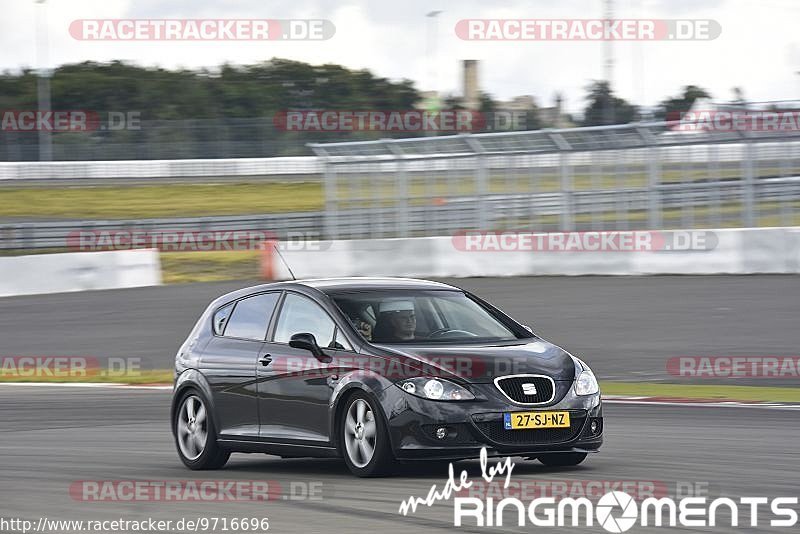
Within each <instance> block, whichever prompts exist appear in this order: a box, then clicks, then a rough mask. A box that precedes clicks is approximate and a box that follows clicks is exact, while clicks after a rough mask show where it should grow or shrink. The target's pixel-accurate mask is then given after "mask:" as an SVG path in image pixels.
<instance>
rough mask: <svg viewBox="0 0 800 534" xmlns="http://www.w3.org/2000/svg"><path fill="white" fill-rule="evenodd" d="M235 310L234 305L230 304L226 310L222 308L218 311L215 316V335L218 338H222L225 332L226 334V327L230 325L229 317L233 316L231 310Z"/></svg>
mask: <svg viewBox="0 0 800 534" xmlns="http://www.w3.org/2000/svg"><path fill="white" fill-rule="evenodd" d="M232 309H233V304H228V305H227V306H225V307H224V308H220V309H219V310H217V313H215V314H214V321H213V325H214V333H215V334H216V335H218V336H221V335H222V333H223V332H225V325H226V324H228V317H230V315H231V310H232Z"/></svg>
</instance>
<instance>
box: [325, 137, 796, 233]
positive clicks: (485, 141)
mask: <svg viewBox="0 0 800 534" xmlns="http://www.w3.org/2000/svg"><path fill="white" fill-rule="evenodd" d="M311 147H312V149H313V150H314V152H315V153H316V154H317V155H318V156H320V157H321V158H322V159H323V161H324V169H325V176H324V181H325V192H326V214H325V215H326V216H325V234H326V235H327V236H329V237H341V238H371V237H393V236H416V235H443V234H449V233H453V232H456V231H459V230H471V229H480V230H523V229H524V230H528V231H556V230H559V231H565V230H613V229H643V228H651V229H660V228H703V227H705V228H708V227H711V228H723V227H737V226H748V227H749V226H778V225H797V224H800V215H799V214H800V210H799V209H798V208H800V132H798V131H796V130H795V131H782V132H752V131H730V132H708V131H672V130H670V129H669V128H667V125H666V124H665V123H652V124H632V125H622V126H608V127H592V128H574V129H566V130H539V131H528V132H514V133H493V134H475V135H457V136H446V137H445V136H443V137H428V138H417V139H400V140H398V139H385V140H380V141H367V142H348V143H332V144H315V145H312V146H311Z"/></svg>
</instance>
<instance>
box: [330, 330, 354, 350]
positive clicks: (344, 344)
mask: <svg viewBox="0 0 800 534" xmlns="http://www.w3.org/2000/svg"><path fill="white" fill-rule="evenodd" d="M333 348H335V349H339V350H350V351H352V350H353V347H352V346H351V345H350V342H349V341H347V338H346V337H344V334H342V331H341V330H339V329H338V328H337V329H336V343H334V344H333Z"/></svg>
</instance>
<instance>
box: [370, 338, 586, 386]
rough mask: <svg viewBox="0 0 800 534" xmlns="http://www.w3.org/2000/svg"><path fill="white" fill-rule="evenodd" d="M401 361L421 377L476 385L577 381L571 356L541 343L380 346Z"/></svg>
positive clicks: (543, 342) (531, 341)
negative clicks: (526, 378)
mask: <svg viewBox="0 0 800 534" xmlns="http://www.w3.org/2000/svg"><path fill="white" fill-rule="evenodd" d="M379 346H380V347H381V348H382V349H384V350H387V351H389V352H392V353H393V354H395V355H397V356H398V357H400V359H401V360H406V359H408V361H403V365H404V366H405V367H411V366H414V367H419V369H420V371H421V372H420V374H422V375H430V376H440V377H442V378H450V377H458V378H461V379H462V380H464V381H466V382H471V383H475V384H480V383H491V382H492V381H493V380H494V379H495V378H497V377H499V376H506V375H519V374H538V375H547V376H549V377H551V378H553V380H556V381H558V380H561V381H570V382H571V381H572V380H574V379H575V364H574V363H573V361H572V358H571V357H570V355H569V353H568V352H567V351H565V350H564V349H562V348H561V347H558V346H556V345H553V344H552V343H548V342H547V341H543V340H541V339H537V340H530V341H524V340H520V341H518V342H513V343H508V342H504V343H500V344H494V345H460V346H453V345H433V344H431V345H425V346H422V345H408V346H406V345H397V344H395V345H391V346H389V345H379Z"/></svg>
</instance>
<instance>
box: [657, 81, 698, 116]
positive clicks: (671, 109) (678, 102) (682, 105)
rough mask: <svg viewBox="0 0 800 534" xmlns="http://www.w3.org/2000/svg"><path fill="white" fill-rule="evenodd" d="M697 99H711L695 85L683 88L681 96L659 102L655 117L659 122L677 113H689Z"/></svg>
mask: <svg viewBox="0 0 800 534" xmlns="http://www.w3.org/2000/svg"><path fill="white" fill-rule="evenodd" d="M698 98H711V94H709V93H708V92H707V91H706V90H705V89H703V88H701V87H698V86H696V85H687V86H686V87H684V88H683V93H682V94H681V95H679V96H677V97H674V98H667V99H664V100H662V101H661V104H659V109H658V113H657V117H658V119H659V120H664V119H666V118H667V117H673V116H674V115H676V114H678V113H683V112H686V111H689V109H690V108H691V107H692V104H694V101H695V100H697V99H698Z"/></svg>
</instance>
